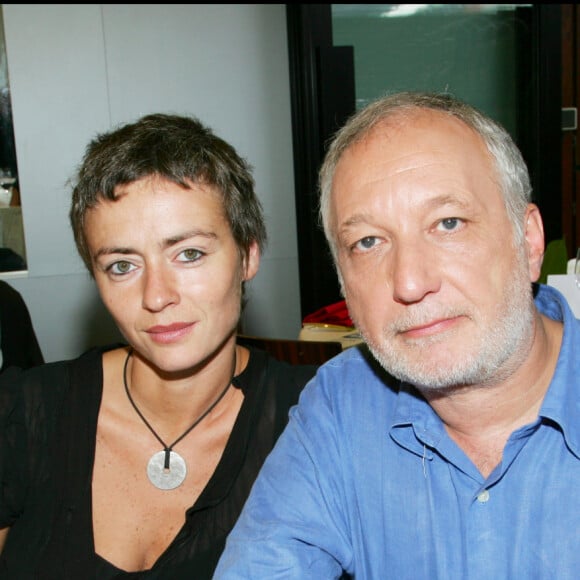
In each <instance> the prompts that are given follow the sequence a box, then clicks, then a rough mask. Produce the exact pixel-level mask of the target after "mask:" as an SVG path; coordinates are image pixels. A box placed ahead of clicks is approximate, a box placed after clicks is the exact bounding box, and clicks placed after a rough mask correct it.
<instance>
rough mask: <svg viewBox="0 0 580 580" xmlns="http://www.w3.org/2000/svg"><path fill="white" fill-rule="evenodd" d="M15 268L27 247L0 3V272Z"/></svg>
mask: <svg viewBox="0 0 580 580" xmlns="http://www.w3.org/2000/svg"><path fill="white" fill-rule="evenodd" d="M14 270H26V249H25V245H24V228H23V225H22V207H21V205H20V188H19V184H18V165H17V163H16V149H15V145H14V130H13V127H12V102H11V98H10V85H9V81H8V65H7V63H6V46H5V42H4V20H3V18H2V10H1V7H0V272H8V271H14Z"/></svg>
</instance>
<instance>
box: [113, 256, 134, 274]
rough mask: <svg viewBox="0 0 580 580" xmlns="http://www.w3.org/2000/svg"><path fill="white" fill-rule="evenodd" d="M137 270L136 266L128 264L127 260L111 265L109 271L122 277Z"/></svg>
mask: <svg viewBox="0 0 580 580" xmlns="http://www.w3.org/2000/svg"><path fill="white" fill-rule="evenodd" d="M134 269H135V266H134V265H133V264H131V262H127V261H126V260H121V261H119V262H115V263H114V264H111V265H110V266H109V267H108V268H107V270H108V271H109V272H111V273H112V274H115V275H116V276H122V275H123V274H128V273H129V272H131V271H132V270H134Z"/></svg>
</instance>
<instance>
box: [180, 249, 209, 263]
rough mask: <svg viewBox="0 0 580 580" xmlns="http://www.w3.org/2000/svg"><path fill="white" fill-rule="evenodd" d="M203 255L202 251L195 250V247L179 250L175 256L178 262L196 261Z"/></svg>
mask: <svg viewBox="0 0 580 580" xmlns="http://www.w3.org/2000/svg"><path fill="white" fill-rule="evenodd" d="M202 256H203V252H200V251H199V250H196V249H195V248H187V250H183V252H180V254H179V256H178V257H177V258H178V260H179V261H180V262H196V261H197V260H199V259H200V258H201V257H202Z"/></svg>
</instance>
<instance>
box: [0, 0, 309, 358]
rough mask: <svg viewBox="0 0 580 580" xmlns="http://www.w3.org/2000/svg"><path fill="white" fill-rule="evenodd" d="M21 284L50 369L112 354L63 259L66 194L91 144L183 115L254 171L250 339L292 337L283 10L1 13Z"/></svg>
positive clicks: (67, 245) (294, 313) (77, 275)
mask: <svg viewBox="0 0 580 580" xmlns="http://www.w3.org/2000/svg"><path fill="white" fill-rule="evenodd" d="M3 11H4V26H5V36H6V50H7V62H8V74H9V81H10V89H11V94H12V109H13V115H14V131H15V138H16V152H17V159H18V170H19V181H20V190H21V196H22V206H23V217H24V231H25V238H26V255H27V261H28V272H27V273H26V274H24V275H23V274H3V275H1V277H2V278H6V279H7V280H8V281H9V282H10V283H11V284H12V285H13V286H14V287H15V288H16V289H18V290H19V291H20V292H21V293H22V295H23V297H24V299H25V300H26V302H27V304H28V307H29V309H30V312H31V316H32V318H33V323H34V326H35V329H36V332H37V335H38V338H39V341H40V343H41V347H42V350H43V352H44V355H45V357H46V359H47V360H48V361H52V360H58V359H61V358H69V357H73V356H77V355H78V354H79V353H80V352H82V351H83V350H85V349H86V348H88V347H89V346H91V345H93V344H102V343H106V342H110V341H116V340H120V335H119V334H118V332H117V331H116V329H115V328H114V325H113V324H112V321H111V320H110V318H109V316H108V314H107V313H106V311H105V310H104V308H103V306H102V305H101V303H100V300H99V298H98V294H97V293H96V290H95V288H94V286H93V282H92V280H91V279H90V277H89V276H88V274H87V273H86V272H85V270H84V267H83V265H82V262H81V260H80V258H79V257H78V256H77V253H76V248H75V247H74V242H73V237H72V233H71V230H70V226H69V222H68V210H69V199H70V189H69V188H68V187H67V184H66V182H67V179H69V178H70V177H71V176H72V174H73V173H74V170H75V168H76V167H77V165H78V163H79V162H80V159H81V157H82V155H83V153H84V149H85V146H86V145H87V143H88V142H89V140H90V139H92V138H93V137H94V136H95V135H96V133H98V132H102V131H105V130H108V129H110V128H111V127H113V126H116V125H118V124H119V123H123V122H127V121H133V120H135V119H137V118H138V117H140V116H142V115H144V114H147V113H151V112H170V113H181V114H193V115H196V116H198V117H199V118H200V119H201V120H202V122H204V123H206V124H208V125H209V126H211V127H212V128H213V129H214V130H215V132H216V133H217V134H218V135H219V136H220V137H222V138H224V139H226V140H227V141H229V142H231V143H232V144H233V145H234V147H236V149H237V150H238V152H239V153H240V154H241V155H242V156H243V157H245V158H246V159H247V160H248V161H249V162H250V164H251V165H252V166H253V167H254V176H255V179H256V186H257V192H258V195H259V197H260V199H261V200H262V203H263V205H264V211H265V214H266V219H267V227H268V233H269V236H270V242H269V245H268V248H267V250H266V253H265V255H264V256H263V259H262V265H261V268H260V272H259V273H258V276H257V277H256V279H255V280H254V281H253V282H252V283H251V284H250V285H249V287H248V298H249V303H248V306H247V309H246V311H245V314H244V330H245V331H246V332H248V333H253V334H260V335H265V336H275V337H282V338H295V337H297V336H298V333H299V330H300V318H301V316H300V306H299V303H300V300H299V284H298V253H297V244H296V217H295V207H294V177H293V160H292V130H291V111H290V87H289V74H288V53H287V37H286V15H285V7H284V4H270V5H263V4H215V5H209V4H138V5H129V4H48V5H38V4H4V5H3Z"/></svg>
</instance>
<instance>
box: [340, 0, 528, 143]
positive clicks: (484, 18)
mask: <svg viewBox="0 0 580 580" xmlns="http://www.w3.org/2000/svg"><path fill="white" fill-rule="evenodd" d="M520 6H531V4H474V5H467V4H333V5H332V28H333V43H334V45H335V46H344V45H348V46H354V62H355V83H356V98H357V108H361V107H363V106H364V105H365V104H367V103H368V102H369V101H371V100H374V99H376V98H378V97H380V96H382V95H383V94H385V93H386V92H396V91H400V90H427V91H447V92H450V93H453V94H454V95H455V96H457V97H460V98H463V99H465V100H466V101H468V102H469V103H471V104H472V105H475V106H477V107H479V108H481V109H482V110H483V111H485V112H486V113H488V114H489V115H490V116H492V117H493V118H495V119H496V120H498V121H499V122H501V123H502V124H503V125H504V126H505V127H506V129H507V130H508V131H510V133H511V134H512V136H514V138H515V137H516V121H517V102H518V76H517V74H516V72H517V66H518V58H519V52H518V46H519V45H518V35H519V31H518V27H527V23H526V22H524V21H523V20H521V19H519V18H518V16H517V12H516V8H517V7H520Z"/></svg>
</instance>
